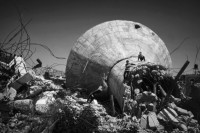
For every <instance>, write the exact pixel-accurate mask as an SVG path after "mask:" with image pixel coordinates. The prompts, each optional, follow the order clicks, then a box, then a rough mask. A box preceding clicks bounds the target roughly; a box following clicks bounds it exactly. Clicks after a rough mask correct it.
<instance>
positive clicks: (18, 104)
mask: <svg viewBox="0 0 200 133" xmlns="http://www.w3.org/2000/svg"><path fill="white" fill-rule="evenodd" d="M9 105H10V106H11V107H12V108H13V109H16V110H19V111H21V112H23V113H32V112H33V111H34V105H33V100H32V99H23V100H16V101H13V102H10V103H9Z"/></svg>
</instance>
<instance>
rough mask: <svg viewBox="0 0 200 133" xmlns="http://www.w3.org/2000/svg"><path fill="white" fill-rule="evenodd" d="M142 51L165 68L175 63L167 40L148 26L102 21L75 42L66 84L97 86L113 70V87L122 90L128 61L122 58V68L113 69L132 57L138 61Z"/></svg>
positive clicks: (127, 22)
mask: <svg viewBox="0 0 200 133" xmlns="http://www.w3.org/2000/svg"><path fill="white" fill-rule="evenodd" d="M140 51H141V52H142V53H143V55H144V56H145V57H146V62H151V63H154V64H159V65H162V66H164V67H166V68H170V67H171V66H172V61H171V57H170V55H169V52H168V50H167V48H166V46H165V44H164V42H163V41H162V40H161V39H160V38H159V37H158V35H156V34H155V33H154V32H153V31H152V30H151V29H149V28H148V27H146V26H144V25H142V24H140V23H137V22H131V21H121V20H115V21H109V22H105V23H102V24H99V25H97V26H95V27H93V28H91V29H90V30H88V31H87V32H85V33H84V34H83V35H82V36H81V37H80V38H79V39H78V40H77V41H76V42H75V44H74V46H73V48H72V50H71V52H70V55H69V57H68V61H67V66H66V86H67V87H70V86H76V85H80V86H82V87H87V88H88V89H91V90H92V89H96V87H97V86H99V85H100V84H101V83H100V81H101V80H100V77H102V76H103V73H106V74H107V72H110V71H111V73H112V74H111V76H110V78H109V84H113V86H110V87H111V89H114V88H115V89H119V88H121V86H122V84H121V83H120V82H118V81H119V80H120V81H122V80H123V79H122V78H123V77H122V75H123V74H122V73H123V72H124V69H125V63H124V62H123V61H122V63H120V65H121V67H120V68H119V69H116V68H114V69H115V70H111V68H112V67H113V66H114V65H116V64H117V62H119V61H120V60H123V59H125V58H129V57H132V60H133V61H137V56H138V53H139V52H140ZM114 84H115V85H114ZM118 84H119V85H118ZM122 88H123V87H122ZM122 91H123V89H122ZM122 91H120V93H121V92H122ZM115 97H116V96H115Z"/></svg>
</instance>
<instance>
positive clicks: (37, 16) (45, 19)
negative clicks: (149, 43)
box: [0, 0, 200, 72]
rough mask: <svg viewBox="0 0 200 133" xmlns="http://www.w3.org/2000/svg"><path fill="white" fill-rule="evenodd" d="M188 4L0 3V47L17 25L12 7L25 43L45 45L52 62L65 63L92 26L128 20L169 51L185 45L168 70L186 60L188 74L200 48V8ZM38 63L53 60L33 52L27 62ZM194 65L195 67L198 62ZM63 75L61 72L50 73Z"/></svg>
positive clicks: (152, 0) (153, 0)
mask: <svg viewBox="0 0 200 133" xmlns="http://www.w3.org/2000/svg"><path fill="white" fill-rule="evenodd" d="M198 3H199V2H198V1H193V0H187V1H185V0H173V1H172V0H138V1H135V0H99V1H97V0H90V1H89V0H87V1H86V0H82V1H81V0H80V1H76V0H73V1H68V0H63V1H59V0H54V1H53V0H34V1H33V0H32V1H30V0H24V1H22V0H12V1H11V0H0V42H2V40H3V39H4V38H5V36H6V35H7V34H8V33H9V32H10V31H11V30H12V29H14V28H15V27H16V26H17V25H19V22H18V15H17V12H16V8H15V6H14V5H15V4H16V5H17V6H18V7H19V9H20V11H21V13H22V15H23V20H24V22H26V21H28V20H29V19H32V21H31V23H30V24H29V25H28V26H27V30H28V32H29V35H30V37H31V42H34V43H42V44H45V45H47V46H48V47H49V48H50V49H51V50H52V51H53V52H54V54H55V55H56V56H61V57H66V58H67V57H68V55H69V52H70V50H71V48H72V46H73V43H74V42H75V41H76V40H77V39H78V37H80V36H81V35H82V34H83V33H84V32H85V31H87V30H88V29H90V28H92V27H93V26H95V25H97V24H100V23H102V22H105V21H110V20H130V21H135V22H139V23H142V24H144V25H145V26H147V27H149V28H150V29H152V30H153V31H154V32H155V33H157V34H158V36H159V37H160V38H161V39H162V40H163V41H164V42H165V44H166V46H167V48H168V50H169V51H172V50H173V49H174V48H176V47H177V46H178V45H179V44H180V43H181V41H182V40H183V39H184V38H186V37H190V39H188V40H186V41H185V42H184V44H183V46H182V47H181V48H179V49H178V50H177V51H176V52H175V53H174V54H173V55H172V56H171V58H172V61H173V67H174V68H180V67H181V66H182V65H183V64H184V62H185V61H186V59H187V56H188V59H189V60H190V62H191V63H190V65H189V67H188V69H187V71H188V72H192V71H189V70H191V68H193V65H194V59H195V54H196V45H199V46H200V26H199V24H200V4H198ZM35 58H40V59H41V60H42V62H43V64H44V66H46V65H48V66H50V65H51V64H53V63H60V64H66V62H67V60H57V59H55V58H54V57H52V56H51V55H50V54H49V52H48V51H46V50H45V49H42V48H40V47H37V52H36V54H35V55H34V56H33V59H35ZM196 63H198V64H199V63H200V57H199V58H198V59H197V62H196ZM56 68H57V69H60V70H65V66H58V67H56Z"/></svg>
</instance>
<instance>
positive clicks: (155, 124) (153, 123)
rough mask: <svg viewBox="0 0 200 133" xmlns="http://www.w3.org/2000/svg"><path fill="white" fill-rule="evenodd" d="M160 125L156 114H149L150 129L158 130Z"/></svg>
mask: <svg viewBox="0 0 200 133" xmlns="http://www.w3.org/2000/svg"><path fill="white" fill-rule="evenodd" d="M159 125H160V123H159V121H158V119H157V116H156V113H155V112H150V113H149V114H148V127H149V128H151V129H156V128H157V127H158V126H159Z"/></svg>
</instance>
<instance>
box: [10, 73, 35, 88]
mask: <svg viewBox="0 0 200 133" xmlns="http://www.w3.org/2000/svg"><path fill="white" fill-rule="evenodd" d="M32 79H33V71H28V72H27V73H26V74H24V75H23V76H21V77H19V78H18V79H17V80H15V81H14V82H12V83H10V84H9V86H10V87H13V88H15V89H16V90H18V89H19V88H20V87H21V86H22V85H24V84H25V83H27V82H28V81H31V80H32Z"/></svg>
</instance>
